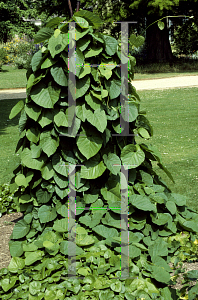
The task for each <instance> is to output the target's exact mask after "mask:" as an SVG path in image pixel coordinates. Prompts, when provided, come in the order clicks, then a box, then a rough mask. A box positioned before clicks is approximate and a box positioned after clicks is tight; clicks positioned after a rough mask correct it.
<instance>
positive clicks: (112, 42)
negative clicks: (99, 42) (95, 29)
mask: <svg viewBox="0 0 198 300" xmlns="http://www.w3.org/2000/svg"><path fill="white" fill-rule="evenodd" d="M102 38H103V39H104V41H105V51H106V53H107V54H109V55H111V56H112V55H114V54H115V53H116V50H117V45H118V42H117V40H116V39H115V38H114V37H112V36H109V35H105V34H103V35H102Z"/></svg>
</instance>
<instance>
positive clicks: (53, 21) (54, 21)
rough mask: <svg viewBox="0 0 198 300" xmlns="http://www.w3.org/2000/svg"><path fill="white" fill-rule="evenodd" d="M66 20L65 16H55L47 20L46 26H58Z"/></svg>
mask: <svg viewBox="0 0 198 300" xmlns="http://www.w3.org/2000/svg"><path fill="white" fill-rule="evenodd" d="M64 20H65V18H60V17H55V18H53V19H51V20H50V21H49V22H47V24H46V27H49V28H55V27H57V25H59V24H60V22H63V21H64ZM53 32H54V31H53Z"/></svg>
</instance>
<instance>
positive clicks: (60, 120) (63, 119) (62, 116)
mask: <svg viewBox="0 0 198 300" xmlns="http://www.w3.org/2000/svg"><path fill="white" fill-rule="evenodd" d="M54 122H55V124H56V125H57V126H58V127H60V126H65V127H68V119H67V114H66V113H64V112H63V111H59V112H58V113H57V114H56V115H55V116H54Z"/></svg>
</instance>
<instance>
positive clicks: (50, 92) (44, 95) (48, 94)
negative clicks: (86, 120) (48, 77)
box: [30, 82, 61, 108]
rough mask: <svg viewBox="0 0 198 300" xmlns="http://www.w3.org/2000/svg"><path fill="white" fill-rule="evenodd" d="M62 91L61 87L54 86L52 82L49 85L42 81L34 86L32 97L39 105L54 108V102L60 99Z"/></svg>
mask: <svg viewBox="0 0 198 300" xmlns="http://www.w3.org/2000/svg"><path fill="white" fill-rule="evenodd" d="M60 91H61V90H60V88H58V87H57V86H53V85H52V84H51V82H50V83H49V84H48V87H47V86H46V85H45V84H43V83H42V84H41V83H40V84H39V85H36V86H34V87H33V88H32V90H31V92H30V97H31V98H32V100H33V101H34V102H35V103H36V104H38V105H39V106H42V107H44V108H54V104H55V103H56V102H57V101H58V100H59V95H60Z"/></svg>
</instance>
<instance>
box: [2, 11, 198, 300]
mask: <svg viewBox="0 0 198 300" xmlns="http://www.w3.org/2000/svg"><path fill="white" fill-rule="evenodd" d="M73 20H74V21H75V22H76V41H77V42H76V43H77V46H76V64H77V65H79V66H80V67H79V68H77V69H76V77H77V78H76V116H77V117H76V120H72V119H71V115H70V114H68V111H69V108H71V107H68V90H70V89H69V88H68V83H69V84H71V82H70V81H68V47H67V46H68V24H65V25H63V24H61V23H60V22H61V21H62V19H60V18H55V19H54V20H51V21H50V22H49V23H48V24H47V26H46V28H44V29H42V30H41V31H40V32H39V33H38V34H37V36H36V41H37V42H44V46H43V48H42V50H40V51H38V52H37V53H36V54H35V55H34V57H33V59H32V63H31V64H32V69H31V70H29V72H28V73H27V79H28V82H27V98H26V101H25V105H24V102H23V101H19V102H18V103H17V105H16V106H15V107H14V108H13V109H12V111H11V114H10V118H13V117H15V116H16V115H17V114H18V113H19V112H21V117H20V120H19V130H20V133H21V137H20V140H19V142H18V144H17V147H16V151H18V150H19V149H21V148H22V149H21V150H22V152H21V155H20V158H21V162H20V163H19V164H18V166H17V168H15V170H14V177H13V179H12V180H11V184H12V187H13V188H17V187H19V188H20V189H18V191H17V192H15V194H14V199H15V201H16V202H18V204H19V206H20V211H21V212H23V213H24V218H23V219H22V220H20V221H19V222H17V224H16V225H15V227H14V229H13V232H12V235H11V241H10V243H9V247H10V253H11V256H12V259H11V262H10V264H9V266H8V268H3V269H1V270H0V278H1V281H0V285H1V290H0V295H1V297H2V299H3V300H4V299H43V298H44V299H47V300H48V299H73V300H77V299H79V300H80V299H82V300H84V299H101V300H103V299H106V298H107V299H116V300H118V299H127V300H131V299H132V300H133V299H140V298H145V299H162V300H163V299H164V300H165V299H178V298H179V296H177V295H176V294H178V295H181V294H182V293H183V292H184V290H185V288H184V290H180V291H177V293H176V292H175V291H174V290H173V289H171V288H170V287H168V284H171V283H172V284H173V283H174V281H172V280H171V278H170V273H171V269H170V267H169V265H168V263H169V262H173V263H175V265H176V264H177V262H178V261H179V260H180V251H179V249H180V248H181V247H184V246H183V241H184V239H185V244H186V242H189V243H191V242H192V243H193V242H195V241H196V237H197V233H198V226H197V219H198V214H197V213H196V212H195V211H194V210H193V209H190V208H188V207H187V206H186V199H185V197H184V196H183V195H180V194H176V193H171V190H170V189H169V188H168V186H167V185H166V183H165V182H164V181H162V180H161V179H160V178H159V176H158V175H157V174H156V173H155V172H154V170H153V168H152V163H151V161H156V162H157V163H158V166H159V167H160V168H161V169H162V170H164V172H165V173H166V174H167V175H168V176H169V177H170V178H171V179H172V180H173V178H172V175H171V174H170V172H169V171H168V170H167V169H166V168H165V166H164V165H163V164H162V162H161V158H160V153H159V152H158V151H157V149H156V148H155V147H154V146H152V145H146V144H145V143H142V142H140V143H137V142H136V140H135V136H133V137H132V138H131V139H128V137H126V136H116V137H115V136H112V135H111V133H112V132H115V133H117V134H119V133H120V85H121V75H120V72H119V70H120V69H118V68H116V65H118V64H119V63H120V57H121V54H120V45H119V42H120V41H117V40H116V39H114V38H113V37H110V36H107V35H103V34H101V33H97V31H96V30H95V29H96V28H97V27H98V26H99V25H100V24H101V21H100V19H99V18H98V17H97V16H94V15H93V14H92V13H90V12H87V11H79V12H77V13H75V14H74V17H73ZM57 27H58V28H57ZM54 29H55V30H54ZM36 41H35V42H36ZM129 58H130V59H129V76H130V79H132V78H133V66H134V59H133V58H132V57H131V56H129ZM69 63H71V62H69ZM85 64H86V67H85ZM90 64H97V65H98V66H97V67H90ZM104 64H109V66H110V65H111V66H110V67H108V68H106V67H105V66H104ZM70 72H71V67H70ZM122 80H123V78H122ZM127 81H128V80H127V78H126V81H122V83H123V86H125V85H126V84H128V86H129V101H128V104H129V128H130V132H131V133H133V134H134V135H135V134H139V135H140V136H141V137H142V138H143V139H144V138H146V139H149V138H150V137H151V136H152V135H153V130H152V126H151V125H150V123H149V121H148V119H147V118H146V117H145V112H144V111H141V110H140V98H139V96H138V95H137V93H136V91H135V89H134V88H133V86H132V85H131V83H127ZM122 117H123V119H124V120H125V121H127V118H126V116H123V115H122ZM71 121H73V126H72V127H70V126H69V124H70V122H71ZM74 121H76V122H74ZM74 125H75V126H74ZM69 127H70V129H72V133H70V134H68V128H69ZM75 128H77V133H79V135H78V136H77V135H76V132H75ZM73 165H76V172H75V174H74V169H73V170H72V171H71V167H72V168H73ZM121 165H122V166H124V165H125V166H127V167H126V170H128V192H129V193H128V195H129V203H128V209H129V214H128V220H125V221H124V222H123V218H121V216H120V209H121V202H120V196H121V192H120V189H121V182H123V181H124V182H126V178H125V177H124V175H123V173H122V172H121ZM71 176H72V183H71ZM73 179H74V180H73ZM68 180H70V181H69V182H68ZM71 185H73V187H72V186H71ZM68 187H69V188H68ZM72 190H75V191H76V210H75V206H74V209H73V207H72V209H71V207H70V205H71V201H70V202H68V195H69V199H70V200H71V194H72ZM72 200H73V199H72ZM68 210H69V213H70V216H71V213H72V212H73V215H75V219H76V224H74V226H73V227H72V228H70V226H71V223H70V222H71V218H70V220H69V218H68ZM71 210H72V211H71ZM127 221H128V222H127ZM120 222H121V223H122V225H123V223H125V224H124V225H125V227H124V226H123V227H122V228H121V226H120ZM75 226H76V231H75ZM124 228H125V229H126V228H127V229H128V231H129V257H128V256H124V258H125V259H129V276H130V278H127V279H123V278H121V277H120V271H121V269H120V246H121V243H120V236H119V235H120V234H121V236H122V232H123V231H125V230H124ZM71 229H73V233H74V232H75V234H74V236H75V242H76V245H77V246H76V247H74V246H75V244H74V243H72V242H71V240H70V236H69V235H68V232H69V233H71V232H72V230H71ZM183 231H187V232H189V234H188V235H184V236H183V235H181V233H182V232H183ZM122 244H123V242H122ZM71 246H73V248H72V250H73V253H75V255H76V256H75V255H74V254H73V260H72V259H71V257H68V251H69V248H70V250H71ZM122 249H124V250H127V243H126V244H125V245H122ZM70 253H71V252H70ZM122 259H123V254H122ZM70 263H73V265H71V264H70ZM75 263H76V270H77V277H75V278H72V277H69V276H68V275H69V273H70V269H69V267H71V266H74V265H75ZM122 271H123V270H122ZM82 276H83V278H81V277H82ZM192 277H193V278H197V273H196V272H195V273H194V272H193V273H192V272H191V273H190V274H187V278H186V282H187V283H186V286H185V287H188V285H189V284H188V281H189V280H190V279H191V278H192ZM196 293H197V285H195V287H193V288H191V289H190V290H189V295H188V296H189V299H194V295H196Z"/></svg>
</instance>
